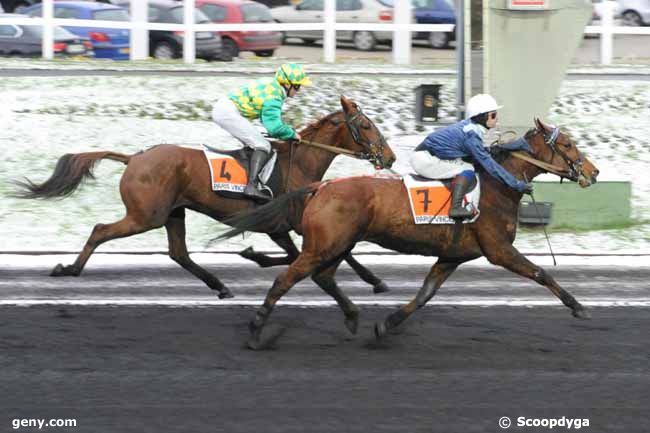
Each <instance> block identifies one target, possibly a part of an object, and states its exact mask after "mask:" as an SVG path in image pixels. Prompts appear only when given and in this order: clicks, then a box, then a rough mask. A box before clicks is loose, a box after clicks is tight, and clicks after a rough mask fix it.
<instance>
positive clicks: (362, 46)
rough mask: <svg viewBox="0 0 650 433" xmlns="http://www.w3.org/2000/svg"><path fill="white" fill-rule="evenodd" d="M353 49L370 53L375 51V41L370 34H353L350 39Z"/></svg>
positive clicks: (373, 36)
mask: <svg viewBox="0 0 650 433" xmlns="http://www.w3.org/2000/svg"><path fill="white" fill-rule="evenodd" d="M352 41H353V42H354V48H356V49H357V50H361V51H371V50H374V49H375V46H376V45H377V41H376V40H375V35H373V34H372V32H365V31H364V32H355V33H354V36H353V37H352Z"/></svg>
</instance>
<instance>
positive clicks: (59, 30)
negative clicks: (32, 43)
mask: <svg viewBox="0 0 650 433" xmlns="http://www.w3.org/2000/svg"><path fill="white" fill-rule="evenodd" d="M23 28H24V29H25V30H27V31H28V32H29V33H30V34H32V35H34V36H36V37H39V38H41V37H43V27H41V26H23ZM76 37H77V36H76V35H74V34H72V33H70V32H69V31H67V30H66V29H64V28H63V27H57V26H54V38H55V39H64V38H76Z"/></svg>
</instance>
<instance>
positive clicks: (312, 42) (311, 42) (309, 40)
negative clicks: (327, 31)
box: [302, 39, 316, 45]
mask: <svg viewBox="0 0 650 433" xmlns="http://www.w3.org/2000/svg"><path fill="white" fill-rule="evenodd" d="M302 41H303V42H304V43H305V45H314V44H315V43H316V39H303V40H302Z"/></svg>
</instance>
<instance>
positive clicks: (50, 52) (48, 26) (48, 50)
mask: <svg viewBox="0 0 650 433" xmlns="http://www.w3.org/2000/svg"><path fill="white" fill-rule="evenodd" d="M53 19H54V2H53V0H43V41H42V42H41V43H42V50H43V58H44V59H53V58H54V24H53V23H52V20H53Z"/></svg>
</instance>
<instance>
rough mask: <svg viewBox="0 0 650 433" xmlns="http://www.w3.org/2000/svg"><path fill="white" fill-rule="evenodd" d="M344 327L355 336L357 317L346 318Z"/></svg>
mask: <svg viewBox="0 0 650 433" xmlns="http://www.w3.org/2000/svg"><path fill="white" fill-rule="evenodd" d="M345 327H346V328H348V331H350V332H351V333H352V335H356V333H357V329H359V315H355V316H354V317H346V318H345Z"/></svg>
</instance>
